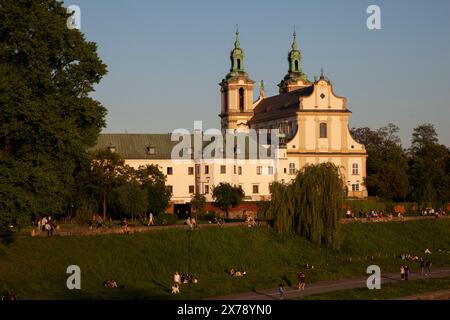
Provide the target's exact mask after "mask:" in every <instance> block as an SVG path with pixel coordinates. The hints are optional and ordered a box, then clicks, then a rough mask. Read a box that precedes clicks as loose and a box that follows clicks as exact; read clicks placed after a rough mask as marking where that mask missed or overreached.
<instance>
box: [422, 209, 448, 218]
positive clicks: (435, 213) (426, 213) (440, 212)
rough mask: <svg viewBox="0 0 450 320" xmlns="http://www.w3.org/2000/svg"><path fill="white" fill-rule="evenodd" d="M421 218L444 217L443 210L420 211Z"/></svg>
mask: <svg viewBox="0 0 450 320" xmlns="http://www.w3.org/2000/svg"><path fill="white" fill-rule="evenodd" d="M422 215H423V216H435V217H436V218H439V216H445V210H442V209H437V210H435V209H434V208H426V209H423V210H422Z"/></svg>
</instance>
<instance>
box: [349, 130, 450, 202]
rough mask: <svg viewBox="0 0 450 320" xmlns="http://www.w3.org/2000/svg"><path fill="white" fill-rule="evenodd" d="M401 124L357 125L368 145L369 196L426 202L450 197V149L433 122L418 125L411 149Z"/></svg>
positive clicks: (357, 132) (358, 136)
mask: <svg viewBox="0 0 450 320" xmlns="http://www.w3.org/2000/svg"><path fill="white" fill-rule="evenodd" d="M398 132H399V128H398V127H397V126H396V125H394V124H391V123H390V124H388V125H387V126H386V127H382V128H380V129H376V130H373V129H370V128H367V127H365V128H353V129H352V130H351V133H352V135H353V137H354V138H355V139H356V140H357V141H358V142H360V143H362V144H364V145H365V146H366V150H367V154H368V158H367V177H366V179H365V185H366V187H367V190H368V193H369V196H373V197H379V198H381V199H384V200H387V201H412V202H417V203H418V204H419V205H421V206H424V205H427V204H430V203H440V204H442V205H443V204H445V203H446V202H449V201H450V150H449V148H448V147H446V146H445V145H442V144H440V143H439V139H438V135H437V132H436V130H435V128H434V126H433V125H432V124H422V125H419V126H418V127H416V128H415V129H414V131H413V134H412V138H411V146H410V147H409V148H408V149H405V148H403V147H402V144H401V141H400V138H399V137H398Z"/></svg>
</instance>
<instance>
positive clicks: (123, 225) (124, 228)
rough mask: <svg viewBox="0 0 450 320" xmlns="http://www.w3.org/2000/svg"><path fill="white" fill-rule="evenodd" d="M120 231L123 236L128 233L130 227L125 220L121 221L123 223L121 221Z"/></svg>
mask: <svg viewBox="0 0 450 320" xmlns="http://www.w3.org/2000/svg"><path fill="white" fill-rule="evenodd" d="M122 229H123V232H124V233H125V234H129V233H130V227H129V226H128V221H127V218H125V219H123V221H122Z"/></svg>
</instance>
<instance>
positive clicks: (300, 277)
mask: <svg viewBox="0 0 450 320" xmlns="http://www.w3.org/2000/svg"><path fill="white" fill-rule="evenodd" d="M297 278H298V290H301V291H303V290H305V285H306V275H305V273H304V272H302V271H300V272H299V273H298V274H297Z"/></svg>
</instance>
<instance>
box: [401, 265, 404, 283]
mask: <svg viewBox="0 0 450 320" xmlns="http://www.w3.org/2000/svg"><path fill="white" fill-rule="evenodd" d="M400 277H401V278H402V280H405V267H404V266H401V267H400Z"/></svg>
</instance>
